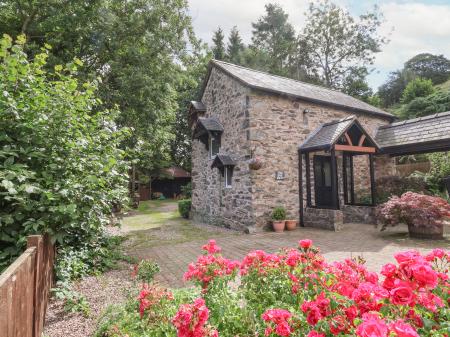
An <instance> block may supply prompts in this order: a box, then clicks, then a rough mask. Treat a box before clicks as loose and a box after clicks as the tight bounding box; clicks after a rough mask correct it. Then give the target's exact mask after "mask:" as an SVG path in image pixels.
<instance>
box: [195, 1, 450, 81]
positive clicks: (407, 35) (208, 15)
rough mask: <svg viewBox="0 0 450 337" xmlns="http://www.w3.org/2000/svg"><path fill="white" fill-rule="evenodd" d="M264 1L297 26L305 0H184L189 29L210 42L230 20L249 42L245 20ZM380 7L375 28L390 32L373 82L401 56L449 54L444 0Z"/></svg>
mask: <svg viewBox="0 0 450 337" xmlns="http://www.w3.org/2000/svg"><path fill="white" fill-rule="evenodd" d="M422 1H425V0H422ZM269 2H276V3H278V4H280V5H281V6H282V7H283V8H284V10H285V11H286V12H287V13H288V14H289V21H290V22H291V23H292V24H293V25H294V27H295V28H296V29H297V31H300V29H301V28H302V27H303V25H304V21H305V19H304V13H305V12H306V10H307V8H308V3H309V0H278V1H273V0H265V1H264V0H189V6H190V13H191V15H192V20H193V25H194V29H195V32H196V33H197V36H198V37H200V38H201V39H202V40H203V41H205V42H208V43H210V42H211V37H212V34H213V31H215V30H216V29H217V27H218V26H220V27H222V29H223V30H224V31H225V33H226V35H228V32H229V31H230V29H231V28H232V27H233V26H234V25H236V26H237V27H238V29H239V31H240V33H241V36H242V37H243V39H244V42H246V43H249V42H250V40H251V33H252V27H251V23H252V22H256V21H257V19H258V18H259V17H260V16H262V15H263V14H264V5H265V4H266V3H269ZM335 2H337V3H340V4H341V5H344V6H346V7H347V8H349V9H350V11H351V12H352V13H353V14H356V15H357V14H361V13H360V11H364V10H367V9H369V8H370V7H371V6H372V4H373V3H376V2H379V1H369V2H367V6H366V3H364V5H363V4H362V3H361V2H357V1H352V0H338V1H335ZM380 8H381V10H382V12H383V13H384V16H385V19H386V22H385V23H384V24H383V25H382V27H381V32H382V34H385V35H386V34H390V36H389V38H390V42H389V44H388V45H386V46H384V47H383V51H382V52H381V53H379V54H378V55H377V57H376V61H375V64H374V67H375V68H376V72H374V73H373V74H371V75H370V76H369V83H370V84H371V86H372V87H373V88H377V87H378V86H379V85H380V84H382V83H383V82H384V81H385V80H386V78H387V75H388V73H389V72H390V71H394V70H396V69H400V68H402V66H403V63H405V61H407V60H408V59H409V58H411V57H413V56H414V55H417V54H418V53H423V52H429V53H433V54H444V55H446V56H447V57H450V4H448V5H433V4H424V3H418V2H411V1H406V2H403V0H398V1H397V2H394V1H389V2H385V3H382V4H381V5H380ZM392 29H393V30H392Z"/></svg>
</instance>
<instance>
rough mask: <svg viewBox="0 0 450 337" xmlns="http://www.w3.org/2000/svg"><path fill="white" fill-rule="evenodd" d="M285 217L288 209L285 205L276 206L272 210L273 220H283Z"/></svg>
mask: <svg viewBox="0 0 450 337" xmlns="http://www.w3.org/2000/svg"><path fill="white" fill-rule="evenodd" d="M284 219H286V210H285V209H284V207H282V206H278V207H275V208H274V209H273V211H272V220H276V221H281V220H284Z"/></svg>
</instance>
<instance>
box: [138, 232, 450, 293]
mask: <svg viewBox="0 0 450 337" xmlns="http://www.w3.org/2000/svg"><path fill="white" fill-rule="evenodd" d="M199 226H201V225H198V226H196V227H199ZM447 232H448V231H447ZM205 233H206V234H205ZM203 234H204V235H202V240H196V239H194V240H191V241H189V242H181V243H174V242H170V243H169V242H168V243H167V244H161V245H156V246H151V247H145V248H144V247H143V248H139V247H136V248H135V249H133V250H131V251H130V252H131V253H132V255H135V256H136V257H138V258H145V259H153V260H155V261H156V262H157V263H158V264H159V265H160V267H161V273H160V274H159V276H158V281H159V282H160V283H162V284H163V285H166V286H171V287H183V286H186V285H187V284H186V283H184V282H183V273H184V272H185V271H186V269H187V266H188V264H189V263H190V262H192V261H195V260H196V258H197V256H198V255H199V254H200V252H201V246H202V245H203V244H204V243H205V242H206V240H207V239H212V238H214V239H216V241H217V243H218V244H219V245H220V246H221V247H222V249H223V253H224V255H225V256H226V257H228V258H231V259H242V257H243V256H244V255H245V254H246V253H247V252H249V251H251V250H255V249H262V250H265V251H267V252H274V251H276V250H278V249H280V248H282V247H296V246H297V242H298V241H299V240H301V239H306V238H308V239H311V240H313V241H314V244H315V245H316V246H317V247H319V248H320V249H321V251H322V253H323V254H324V256H325V258H326V259H327V261H336V260H343V259H345V258H348V257H352V256H358V255H359V256H362V257H364V258H365V259H366V260H367V266H368V268H369V269H370V270H372V271H377V272H379V271H380V269H381V266H382V265H384V264H385V263H387V262H393V261H394V258H393V254H394V253H395V252H398V251H403V250H408V249H417V250H419V251H421V252H428V251H430V250H431V249H433V248H436V247H440V248H446V249H448V248H449V247H450V240H449V238H448V237H447V239H446V240H440V241H425V240H414V239H409V238H408V234H407V228H406V226H398V227H395V228H389V229H388V230H387V231H385V232H380V231H379V230H378V229H376V228H375V227H374V226H370V225H363V224H345V225H344V226H343V228H342V230H341V231H339V232H332V231H326V230H320V229H314V228H299V229H297V230H295V231H292V232H284V233H273V232H264V233H258V234H250V235H249V234H237V233H235V232H229V231H223V230H222V231H217V232H215V230H214V229H211V227H209V226H205V230H204V232H203Z"/></svg>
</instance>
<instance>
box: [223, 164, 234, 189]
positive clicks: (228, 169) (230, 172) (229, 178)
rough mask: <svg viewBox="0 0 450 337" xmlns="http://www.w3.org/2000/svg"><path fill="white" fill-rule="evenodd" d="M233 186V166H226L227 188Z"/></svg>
mask: <svg viewBox="0 0 450 337" xmlns="http://www.w3.org/2000/svg"><path fill="white" fill-rule="evenodd" d="M232 185H233V166H225V187H226V188H230V187H231V186H232Z"/></svg>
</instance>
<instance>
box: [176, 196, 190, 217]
mask: <svg viewBox="0 0 450 337" xmlns="http://www.w3.org/2000/svg"><path fill="white" fill-rule="evenodd" d="M178 211H179V212H180V215H181V216H182V217H183V218H185V219H188V218H189V212H190V211H191V199H186V200H180V201H178Z"/></svg>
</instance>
